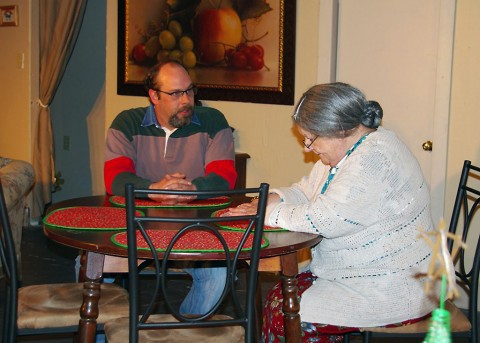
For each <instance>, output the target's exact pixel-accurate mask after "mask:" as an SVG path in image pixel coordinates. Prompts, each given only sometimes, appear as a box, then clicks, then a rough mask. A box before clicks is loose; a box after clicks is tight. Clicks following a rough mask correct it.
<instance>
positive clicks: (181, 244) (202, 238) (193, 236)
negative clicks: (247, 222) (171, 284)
mask: <svg viewBox="0 0 480 343" xmlns="http://www.w3.org/2000/svg"><path fill="white" fill-rule="evenodd" d="M147 233H148V235H149V236H150V238H151V239H152V242H153V244H154V246H155V247H156V250H158V251H165V250H166V249H167V246H168V244H169V243H170V241H171V240H172V238H173V236H174V235H175V234H176V233H177V231H175V230H147ZM221 234H222V236H223V237H224V238H225V241H226V242H227V246H228V248H229V249H230V250H235V249H236V247H237V246H238V243H239V242H240V240H241V239H242V235H243V232H239V231H222V232H221ZM252 241H253V235H249V237H248V239H247V241H246V242H245V245H244V248H243V249H242V250H251V249H252ZM112 242H113V243H114V244H117V245H119V246H122V247H125V248H126V247H127V233H126V232H120V233H116V234H115V235H113V236H112ZM137 246H138V249H142V250H148V249H149V248H148V245H147V243H146V241H145V239H144V238H143V236H142V235H141V233H140V231H137ZM266 246H268V240H267V239H266V238H262V248H265V247H266ZM172 251H174V252H202V251H203V252H221V251H224V250H223V247H222V244H221V243H220V241H219V240H218V239H217V237H216V236H215V235H214V234H213V233H211V232H209V231H202V230H195V231H188V232H187V233H186V234H184V235H183V236H182V237H181V238H180V239H179V240H178V241H177V243H175V245H174V247H173V249H172Z"/></svg>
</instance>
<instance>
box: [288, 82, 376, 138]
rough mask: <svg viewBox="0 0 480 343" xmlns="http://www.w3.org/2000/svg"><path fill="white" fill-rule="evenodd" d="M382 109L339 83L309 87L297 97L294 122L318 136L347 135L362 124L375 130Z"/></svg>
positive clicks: (347, 85)
mask: <svg viewBox="0 0 480 343" xmlns="http://www.w3.org/2000/svg"><path fill="white" fill-rule="evenodd" d="M382 117H383V110H382V107H381V106H380V104H379V103H378V102H376V101H367V100H366V99H365V95H364V94H363V93H362V92H361V91H360V90H358V89H357V88H355V87H353V86H351V85H349V84H346V83H341V82H335V83H326V84H321V85H316V86H313V87H311V88H310V89H309V90H308V91H306V92H305V93H304V94H303V96H302V97H301V98H300V101H299V102H298V105H297V107H296V109H295V113H294V115H293V120H294V121H295V124H297V125H298V126H300V127H302V128H303V129H305V130H307V131H309V132H311V133H314V134H316V135H318V136H320V137H336V138H341V137H348V136H349V135H351V134H352V133H353V132H354V131H355V129H356V128H357V127H358V126H359V125H360V124H361V125H364V126H366V127H368V128H372V129H376V128H377V127H378V126H379V125H380V123H381V122H382Z"/></svg>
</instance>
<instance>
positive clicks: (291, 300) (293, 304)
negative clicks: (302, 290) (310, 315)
mask: <svg viewBox="0 0 480 343" xmlns="http://www.w3.org/2000/svg"><path fill="white" fill-rule="evenodd" d="M280 261H281V265H282V294H283V305H282V310H283V323H284V327H285V341H286V342H288V343H301V341H302V330H301V326H300V315H299V311H300V302H299V301H298V288H297V274H298V263H297V254H296V252H294V253H290V254H287V255H282V256H281V258H280Z"/></svg>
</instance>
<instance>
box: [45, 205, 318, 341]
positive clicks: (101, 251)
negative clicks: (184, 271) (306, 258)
mask: <svg viewBox="0 0 480 343" xmlns="http://www.w3.org/2000/svg"><path fill="white" fill-rule="evenodd" d="M246 201H249V200H248V199H246V198H238V199H234V200H233V202H232V205H237V204H240V203H242V202H246ZM74 206H106V207H111V206H113V205H112V204H111V203H110V201H109V197H108V196H90V197H83V198H76V199H70V200H65V201H61V202H58V203H56V204H54V205H52V206H51V207H50V208H49V209H48V213H50V212H51V211H53V210H56V209H59V208H66V207H74ZM217 209H218V208H198V209H195V208H189V209H173V208H161V209H160V208H148V209H146V211H147V212H148V215H155V211H161V215H164V216H165V215H167V216H172V217H181V216H188V217H192V216H210V215H211V213H212V212H213V211H214V210H217ZM142 210H143V209H142ZM158 214H160V212H159V213H158ZM117 232H118V230H115V231H104V230H79V229H72V230H68V229H64V228H55V227H51V226H49V225H44V233H45V235H46V236H47V237H48V238H49V239H51V240H53V241H55V242H57V243H59V244H62V245H66V246H69V247H73V248H77V249H79V250H83V251H85V253H84V254H83V256H82V267H81V275H84V278H82V279H83V281H84V289H85V291H84V299H83V304H82V307H81V311H80V317H81V318H80V324H79V325H80V327H79V341H80V342H94V341H95V333H96V318H97V317H98V299H99V296H100V282H101V278H102V274H103V272H104V271H105V272H107V271H109V272H112V271H118V272H120V271H123V272H126V271H127V270H126V269H123V270H122V268H126V265H127V264H126V261H127V249H125V248H123V247H120V246H117V245H115V244H114V243H113V242H112V241H111V236H112V235H114V234H115V233H117ZM264 235H265V237H266V238H267V239H268V241H269V245H268V246H267V247H265V248H263V249H262V250H261V253H260V258H261V259H263V258H269V257H273V256H279V257H280V261H281V274H282V278H281V280H282V290H283V295H284V303H283V312H284V318H285V319H284V323H285V338H286V340H287V342H301V328H300V316H299V311H300V303H299V301H298V298H297V279H296V276H297V274H298V262H297V251H299V250H302V249H305V248H310V247H312V246H314V245H316V244H318V243H319V242H320V241H321V239H322V238H321V236H318V235H314V234H307V233H297V232H289V231H283V232H278V231H277V232H264ZM142 253H143V254H145V256H143V255H142ZM242 254H243V255H241V256H240V258H243V259H246V260H248V259H249V254H248V252H245V253H242ZM162 255H163V254H162V253H161V252H159V257H160V258H161V257H162ZM139 258H149V256H148V255H147V252H140V251H139ZM170 259H172V260H190V261H192V260H193V261H200V260H223V259H224V256H223V255H222V254H218V253H215V252H177V253H171V255H170ZM119 260H120V261H124V263H121V262H120V263H119ZM119 265H120V266H123V267H119Z"/></svg>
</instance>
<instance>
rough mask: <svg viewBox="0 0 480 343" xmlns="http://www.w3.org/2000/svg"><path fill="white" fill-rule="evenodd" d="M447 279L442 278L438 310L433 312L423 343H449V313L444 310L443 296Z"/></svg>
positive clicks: (450, 339) (450, 336) (450, 338)
mask: <svg viewBox="0 0 480 343" xmlns="http://www.w3.org/2000/svg"><path fill="white" fill-rule="evenodd" d="M446 288H447V277H446V276H445V275H443V276H442V293H441V295H440V308H437V309H435V310H433V312H432V321H431V323H430V327H429V328H428V333H427V336H426V337H425V339H424V341H423V343H451V342H452V334H451V331H450V312H448V311H447V310H446V309H445V307H444V306H445V296H446Z"/></svg>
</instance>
